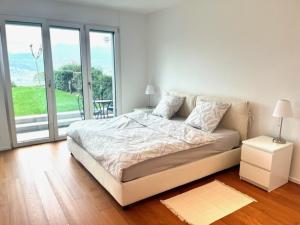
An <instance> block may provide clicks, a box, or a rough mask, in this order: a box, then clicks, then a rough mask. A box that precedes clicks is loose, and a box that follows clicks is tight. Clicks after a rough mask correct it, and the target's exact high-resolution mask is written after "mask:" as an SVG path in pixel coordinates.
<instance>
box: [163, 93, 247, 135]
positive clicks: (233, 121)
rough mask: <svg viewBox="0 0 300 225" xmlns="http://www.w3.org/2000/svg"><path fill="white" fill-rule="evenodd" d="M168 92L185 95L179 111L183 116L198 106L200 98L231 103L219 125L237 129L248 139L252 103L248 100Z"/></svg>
mask: <svg viewBox="0 0 300 225" xmlns="http://www.w3.org/2000/svg"><path fill="white" fill-rule="evenodd" d="M168 94H171V95H177V96H184V97H185V100H184V103H183V105H182V107H181V108H180V110H179V111H178V113H177V114H178V115H179V116H181V117H187V116H188V115H189V114H190V113H191V112H192V110H193V109H194V107H195V106H196V104H197V101H200V100H209V101H218V102H225V103H229V104H231V106H230V108H229V109H228V111H227V112H226V114H225V115H224V117H223V119H222V120H221V122H220V124H219V127H224V128H227V129H233V130H236V131H238V132H239V133H240V135H241V139H242V140H245V139H247V136H248V125H249V117H250V105H249V102H248V101H245V100H241V99H238V98H229V97H218V96H208V95H195V94H189V93H183V92H176V91H169V92H168Z"/></svg>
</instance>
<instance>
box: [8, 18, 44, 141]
mask: <svg viewBox="0 0 300 225" xmlns="http://www.w3.org/2000/svg"><path fill="white" fill-rule="evenodd" d="M5 29H6V42H7V55H8V61H9V73H10V85H11V97H12V102H11V104H12V108H13V110H12V112H13V115H12V116H13V117H14V130H15V132H16V139H17V142H18V143H22V142H26V141H34V140H39V139H48V138H49V116H48V101H47V89H46V80H45V73H44V55H43V41H42V26H41V24H33V23H6V25H5Z"/></svg>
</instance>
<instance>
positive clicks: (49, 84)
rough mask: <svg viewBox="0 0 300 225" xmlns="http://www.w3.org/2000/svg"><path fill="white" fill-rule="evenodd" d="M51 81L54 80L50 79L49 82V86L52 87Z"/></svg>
mask: <svg viewBox="0 0 300 225" xmlns="http://www.w3.org/2000/svg"><path fill="white" fill-rule="evenodd" d="M51 82H52V81H51V80H49V83H48V87H49V88H51V86H52V85H51Z"/></svg>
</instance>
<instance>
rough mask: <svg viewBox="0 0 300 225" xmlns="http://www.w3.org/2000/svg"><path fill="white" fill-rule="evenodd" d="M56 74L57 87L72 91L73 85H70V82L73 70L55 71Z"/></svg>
mask: <svg viewBox="0 0 300 225" xmlns="http://www.w3.org/2000/svg"><path fill="white" fill-rule="evenodd" d="M54 76H55V85H56V89H58V90H61V91H65V92H72V87H71V86H70V82H71V80H72V78H73V71H71V70H59V71H55V73H54Z"/></svg>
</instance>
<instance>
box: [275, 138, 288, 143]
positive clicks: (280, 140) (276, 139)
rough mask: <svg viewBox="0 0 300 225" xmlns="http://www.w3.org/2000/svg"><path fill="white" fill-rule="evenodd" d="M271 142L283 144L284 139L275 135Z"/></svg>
mask: <svg viewBox="0 0 300 225" xmlns="http://www.w3.org/2000/svg"><path fill="white" fill-rule="evenodd" d="M273 142H274V143H276V144H285V143H286V140H285V139H283V138H280V137H277V138H273Z"/></svg>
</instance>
